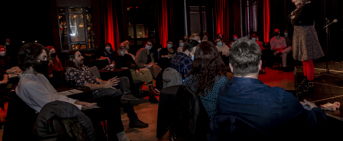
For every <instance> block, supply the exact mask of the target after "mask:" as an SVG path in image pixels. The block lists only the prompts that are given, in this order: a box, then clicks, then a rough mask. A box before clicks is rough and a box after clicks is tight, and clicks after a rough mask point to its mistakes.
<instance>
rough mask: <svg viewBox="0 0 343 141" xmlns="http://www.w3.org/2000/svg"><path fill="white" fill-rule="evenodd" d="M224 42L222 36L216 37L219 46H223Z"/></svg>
mask: <svg viewBox="0 0 343 141" xmlns="http://www.w3.org/2000/svg"><path fill="white" fill-rule="evenodd" d="M223 44H224V42H223V39H222V38H217V39H216V45H217V46H222V45H223Z"/></svg>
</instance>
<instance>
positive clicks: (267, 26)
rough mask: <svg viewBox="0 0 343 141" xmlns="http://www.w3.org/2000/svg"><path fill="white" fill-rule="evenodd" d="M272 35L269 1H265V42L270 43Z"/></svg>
mask: <svg viewBox="0 0 343 141" xmlns="http://www.w3.org/2000/svg"><path fill="white" fill-rule="evenodd" d="M269 34H270V13H269V0H263V37H264V38H263V40H264V42H265V43H269Z"/></svg>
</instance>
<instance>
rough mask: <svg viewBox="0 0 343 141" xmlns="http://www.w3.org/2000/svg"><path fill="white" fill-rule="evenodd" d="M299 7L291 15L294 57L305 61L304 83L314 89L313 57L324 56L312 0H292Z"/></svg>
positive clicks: (289, 17)
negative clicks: (315, 23)
mask: <svg viewBox="0 0 343 141" xmlns="http://www.w3.org/2000/svg"><path fill="white" fill-rule="evenodd" d="M292 2H293V3H294V4H295V6H296V7H297V8H296V9H295V10H294V11H293V12H292V13H291V14H290V15H289V16H288V19H289V20H290V22H291V24H292V25H294V34H293V58H294V60H299V61H302V62H303V71H304V76H305V77H306V78H307V79H306V78H305V79H304V81H303V82H302V84H305V85H307V86H308V87H307V88H309V89H313V85H314V83H313V79H314V66H313V59H318V58H320V57H323V56H324V52H323V50H322V48H321V46H320V44H319V40H318V36H317V32H316V29H315V28H314V16H315V15H314V14H313V11H314V10H315V9H313V7H312V4H311V1H309V0H292Z"/></svg>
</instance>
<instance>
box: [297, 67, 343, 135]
mask: <svg viewBox="0 0 343 141" xmlns="http://www.w3.org/2000/svg"><path fill="white" fill-rule="evenodd" d="M326 64H327V63H326V62H321V63H315V64H314V67H315V79H314V92H313V93H302V92H301V91H299V88H298V87H297V86H298V85H299V84H300V83H301V82H302V80H303V79H304V74H303V68H302V66H295V67H294V80H295V82H294V84H295V95H296V96H297V98H298V99H299V100H300V101H302V100H303V99H304V98H305V99H307V100H310V101H312V102H314V103H315V104H316V105H317V106H319V105H321V104H326V103H328V102H330V103H334V102H335V101H338V102H340V103H341V104H342V105H341V107H340V108H339V109H337V110H336V111H324V112H325V113H326V115H327V127H326V129H324V132H323V135H321V137H320V139H325V140H330V139H336V137H337V135H338V134H340V133H341V130H339V128H340V127H342V126H343V107H342V106H343V62H329V63H328V69H329V73H326V71H327V69H326V68H327V67H326Z"/></svg>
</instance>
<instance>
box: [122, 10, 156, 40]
mask: <svg viewBox="0 0 343 141" xmlns="http://www.w3.org/2000/svg"><path fill="white" fill-rule="evenodd" d="M126 10H127V18H128V36H129V38H128V39H129V43H130V45H134V46H141V45H143V43H144V41H145V40H146V39H151V40H152V41H155V38H156V36H155V26H156V22H155V15H154V8H153V6H144V5H140V6H130V7H127V8H126Z"/></svg>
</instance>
